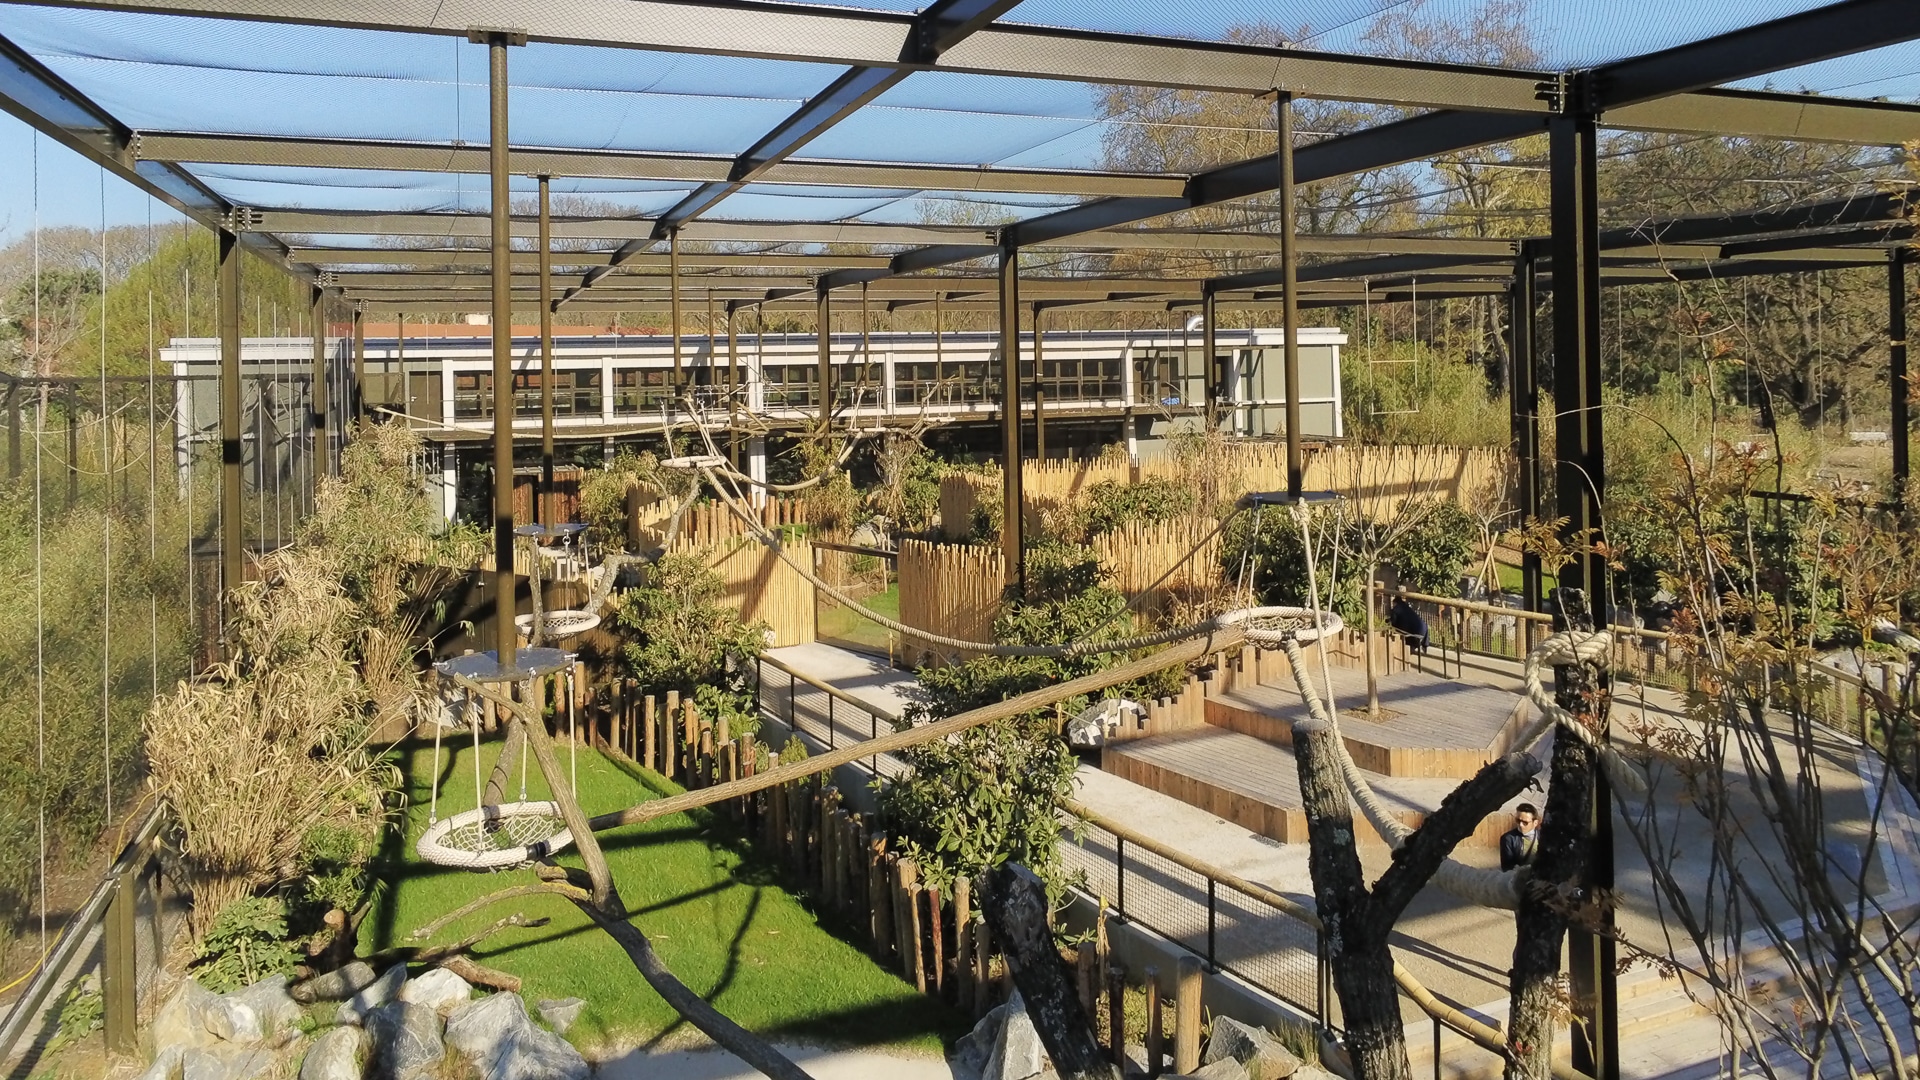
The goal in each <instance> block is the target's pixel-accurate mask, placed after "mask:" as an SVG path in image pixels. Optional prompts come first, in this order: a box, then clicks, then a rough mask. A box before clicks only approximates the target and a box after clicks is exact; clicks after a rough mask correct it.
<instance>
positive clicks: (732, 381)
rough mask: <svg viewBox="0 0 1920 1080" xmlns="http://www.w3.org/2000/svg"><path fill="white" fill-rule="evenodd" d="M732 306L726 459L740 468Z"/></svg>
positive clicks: (737, 338)
mask: <svg viewBox="0 0 1920 1080" xmlns="http://www.w3.org/2000/svg"><path fill="white" fill-rule="evenodd" d="M734 310H735V309H734V306H733V305H732V304H728V305H727V460H728V461H729V462H731V463H732V465H733V467H734V469H736V470H738V469H739V468H740V335H739V334H738V333H736V332H735V327H734V325H733V314H734Z"/></svg>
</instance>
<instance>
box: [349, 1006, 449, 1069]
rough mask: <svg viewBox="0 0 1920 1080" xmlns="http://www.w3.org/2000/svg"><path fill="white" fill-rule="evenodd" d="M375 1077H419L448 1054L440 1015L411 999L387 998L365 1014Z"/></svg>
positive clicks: (435, 1067) (436, 1067) (433, 1067)
mask: <svg viewBox="0 0 1920 1080" xmlns="http://www.w3.org/2000/svg"><path fill="white" fill-rule="evenodd" d="M366 1028H367V1038H368V1040H369V1041H370V1042H371V1043H372V1045H373V1055H372V1056H373V1073H372V1075H373V1078H374V1080H420V1078H421V1077H425V1076H430V1075H432V1074H433V1073H434V1072H435V1071H436V1070H437V1069H438V1068H439V1066H440V1061H441V1059H443V1058H445V1057H446V1056H447V1048H446V1047H445V1046H444V1045H442V1043H441V1041H440V1036H441V1027H440V1014H439V1013H437V1012H434V1011H433V1010H432V1009H430V1008H428V1007H427V1006H425V1005H416V1004H414V1003H413V1002H411V1001H389V1002H387V1003H386V1004H385V1005H382V1006H380V1007H379V1008H377V1009H374V1010H373V1011H372V1012H369V1013H368V1014H367V1023H366Z"/></svg>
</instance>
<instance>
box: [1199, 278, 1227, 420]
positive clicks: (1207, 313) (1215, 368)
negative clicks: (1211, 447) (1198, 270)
mask: <svg viewBox="0 0 1920 1080" xmlns="http://www.w3.org/2000/svg"><path fill="white" fill-rule="evenodd" d="M1218 310H1219V305H1218V303H1217V301H1216V300H1215V299H1214V295H1213V287H1212V286H1211V285H1203V286H1201V288H1200V352H1201V354H1202V355H1204V356H1205V357H1206V359H1205V360H1204V361H1203V363H1204V364H1205V366H1204V367H1202V368H1201V369H1200V370H1201V377H1202V378H1204V379H1206V381H1207V426H1208V427H1209V428H1212V429H1213V430H1215V431H1218V430H1220V403H1221V402H1223V401H1225V400H1226V399H1227V379H1226V371H1225V370H1224V369H1222V368H1220V366H1219V365H1218V364H1217V362H1216V361H1215V360H1214V355H1215V353H1217V352H1218V351H1219V335H1218V334H1217V333H1216V332H1215V328H1214V325H1213V317H1214V315H1215V314H1216V313H1217V312H1218ZM1227 415H1228V417H1229V424H1228V430H1229V431H1231V430H1232V424H1231V417H1232V415H1233V414H1232V413H1228V414H1227Z"/></svg>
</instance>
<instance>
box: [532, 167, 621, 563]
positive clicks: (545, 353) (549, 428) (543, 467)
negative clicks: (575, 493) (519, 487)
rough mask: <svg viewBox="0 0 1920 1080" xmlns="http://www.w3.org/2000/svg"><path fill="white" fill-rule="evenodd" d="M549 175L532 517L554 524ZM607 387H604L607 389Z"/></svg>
mask: <svg viewBox="0 0 1920 1080" xmlns="http://www.w3.org/2000/svg"><path fill="white" fill-rule="evenodd" d="M550 180H551V178H550V177H547V176H542V177H540V495H539V497H538V498H536V499H535V500H534V508H533V519H534V520H535V521H538V522H539V523H540V524H542V525H553V524H555V522H553V521H550V520H548V519H549V518H550V517H552V514H553V507H552V506H550V505H548V504H549V503H550V502H551V501H552V499H553V209H552V205H551V195H550V192H549V190H548V189H549V187H550V184H549V181H550ZM606 389H607V388H604V387H603V388H602V391H603V392H604V391H605V390H606Z"/></svg>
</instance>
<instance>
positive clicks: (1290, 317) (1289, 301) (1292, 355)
mask: <svg viewBox="0 0 1920 1080" xmlns="http://www.w3.org/2000/svg"><path fill="white" fill-rule="evenodd" d="M1273 97H1274V103H1273V110H1274V127H1275V130H1276V135H1277V137H1278V138H1277V142H1278V153H1276V154H1275V155H1274V156H1275V157H1276V158H1277V159H1278V160H1279V162H1280V178H1279V184H1278V187H1277V191H1276V194H1278V195H1279V197H1280V273H1281V281H1280V320H1281V325H1282V330H1281V332H1282V334H1283V335H1284V336H1283V337H1282V338H1281V341H1282V343H1283V344H1282V346H1281V350H1280V355H1281V362H1282V364H1283V369H1284V372H1285V378H1286V381H1287V387H1286V389H1287V409H1286V411H1287V495H1288V497H1289V498H1293V499H1298V498H1299V497H1300V492H1301V489H1302V488H1303V487H1304V485H1305V478H1306V464H1305V460H1304V458H1303V457H1302V456H1301V449H1300V334H1299V331H1298V326H1299V322H1300V297H1299V295H1298V294H1299V288H1298V286H1299V282H1298V280H1297V273H1298V271H1299V268H1300V252H1299V246H1298V245H1297V244H1295V243H1294V190H1293V187H1294V184H1293V94H1292V93H1291V92H1290V91H1286V90H1275V91H1274V95H1273Z"/></svg>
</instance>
